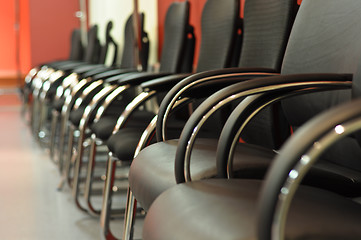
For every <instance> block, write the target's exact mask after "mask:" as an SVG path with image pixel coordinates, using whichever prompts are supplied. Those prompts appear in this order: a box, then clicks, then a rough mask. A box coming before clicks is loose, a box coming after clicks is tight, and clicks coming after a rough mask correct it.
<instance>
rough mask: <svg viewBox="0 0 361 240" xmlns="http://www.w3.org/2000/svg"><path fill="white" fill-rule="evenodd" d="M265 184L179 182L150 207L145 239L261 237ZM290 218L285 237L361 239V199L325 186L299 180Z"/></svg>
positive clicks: (313, 239) (204, 181)
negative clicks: (260, 206) (259, 202)
mask: <svg viewBox="0 0 361 240" xmlns="http://www.w3.org/2000/svg"><path fill="white" fill-rule="evenodd" d="M261 186H262V182H261V181H259V180H241V179H232V180H226V179H208V180H202V181H194V182H190V183H186V184H179V185H176V186H174V187H172V188H171V189H169V190H167V191H166V192H164V193H163V194H161V195H160V196H159V197H158V198H157V199H156V200H155V202H154V203H153V204H152V206H151V207H150V209H149V211H148V213H147V216H146V218H145V222H144V228H143V239H144V240H162V239H167V240H169V239H173V240H176V239H193V240H206V239H207V240H212V239H217V240H218V239H225V240H227V239H240V240H241V239H247V240H251V239H257V237H256V215H257V198H258V194H259V192H260V188H261ZM287 220H288V221H287V225H286V239H298V240H300V239H302V240H311V239H312V240H315V239H319V240H320V239H323V240H326V239H328V240H329V239H361V228H360V227H359V222H360V220H361V205H360V204H358V203H356V202H354V201H352V200H350V199H347V198H344V197H341V196H339V195H337V194H334V193H332V192H328V191H325V190H321V189H317V188H312V187H305V186H301V187H300V189H299V190H298V192H297V193H296V196H295V198H294V201H293V202H292V204H291V208H290V214H289V218H288V219H287Z"/></svg>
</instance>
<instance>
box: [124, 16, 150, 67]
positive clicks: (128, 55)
mask: <svg viewBox="0 0 361 240" xmlns="http://www.w3.org/2000/svg"><path fill="white" fill-rule="evenodd" d="M139 24H140V31H141V33H142V35H144V34H145V32H144V14H143V13H140V14H139ZM134 43H135V33H134V25H133V15H130V16H129V18H128V20H127V22H126V23H125V28H124V45H123V52H122V57H121V62H120V68H121V69H129V68H136V67H137V66H136V60H135V52H136V51H135V44H134ZM143 50H145V49H143V48H142V51H143ZM139 54H140V55H142V53H139ZM147 61H148V59H142V62H147Z"/></svg>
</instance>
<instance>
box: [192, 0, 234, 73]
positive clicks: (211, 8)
mask: <svg viewBox="0 0 361 240" xmlns="http://www.w3.org/2000/svg"><path fill="white" fill-rule="evenodd" d="M239 4H240V3H239V0H222V1H219V0H208V1H207V2H206V3H205V5H204V8H203V12H202V22H201V26H202V39H201V48H200V51H199V58H198V64H197V71H198V72H200V71H207V70H211V69H219V68H225V67H229V66H230V64H231V59H232V50H233V48H234V43H235V39H236V34H237V23H238V22H239V21H238V20H239V9H240V5H239Z"/></svg>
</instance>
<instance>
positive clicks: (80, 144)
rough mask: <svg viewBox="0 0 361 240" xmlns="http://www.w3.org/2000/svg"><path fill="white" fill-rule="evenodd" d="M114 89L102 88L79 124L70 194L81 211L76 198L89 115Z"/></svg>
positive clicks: (111, 86)
mask: <svg viewBox="0 0 361 240" xmlns="http://www.w3.org/2000/svg"><path fill="white" fill-rule="evenodd" d="M115 87H116V86H113V85H109V86H106V87H104V88H103V89H102V90H101V91H100V92H99V93H97V94H96V95H95V96H94V97H93V99H92V102H91V103H90V104H89V105H88V106H87V107H86V108H85V111H84V114H83V116H82V119H81V120H80V123H79V132H80V134H79V137H78V144H77V148H76V152H77V154H76V155H77V157H76V160H75V165H74V177H73V187H72V194H73V198H74V200H75V202H76V204H77V206H79V207H80V208H81V209H84V208H83V207H81V206H80V203H79V199H78V197H79V183H80V170H81V167H82V164H83V153H84V141H85V135H86V130H87V128H88V123H89V120H90V116H91V113H92V112H93V111H94V110H95V109H96V108H97V107H98V106H99V103H100V101H101V100H102V99H104V98H105V97H106V96H107V95H108V94H109V93H110V92H111V91H113V90H114V89H115Z"/></svg>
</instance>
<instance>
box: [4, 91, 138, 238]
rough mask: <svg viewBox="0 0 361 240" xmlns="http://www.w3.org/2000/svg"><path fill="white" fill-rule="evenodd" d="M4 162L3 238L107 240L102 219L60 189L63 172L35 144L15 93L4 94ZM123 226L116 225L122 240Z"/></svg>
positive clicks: (118, 223) (115, 230)
mask: <svg viewBox="0 0 361 240" xmlns="http://www.w3.org/2000/svg"><path fill="white" fill-rule="evenodd" d="M0 164H1V165H0V239H4V240H13V239H14V240H45V239H46V240H48V239H52V240H57V239H62V240H63V239H69V240H72V239H80V240H82V239H84V240H85V239H90V240H91V239H102V235H101V228H100V223H99V219H98V218H96V217H91V216H89V215H87V214H86V213H83V212H81V211H79V210H78V209H77V208H76V207H75V205H74V204H73V202H72V199H71V194H70V189H69V188H68V187H66V188H64V189H63V190H62V191H57V185H58V183H59V181H60V175H59V172H58V170H57V168H56V166H55V164H54V163H53V162H52V161H51V160H50V159H49V154H48V152H47V150H45V149H42V148H41V147H40V146H39V145H38V144H37V143H36V142H35V141H34V139H33V137H32V135H31V133H30V131H29V128H28V126H27V123H26V121H25V120H24V119H23V117H22V116H21V104H20V101H19V98H18V96H17V92H16V91H15V90H6V91H3V90H0ZM122 227H123V222H122V220H121V219H119V220H114V221H113V222H112V229H113V231H114V234H115V235H116V236H118V237H120V236H121V231H122ZM137 229H138V230H137ZM139 230H140V227H136V234H135V236H136V237H137V235H139Z"/></svg>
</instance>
